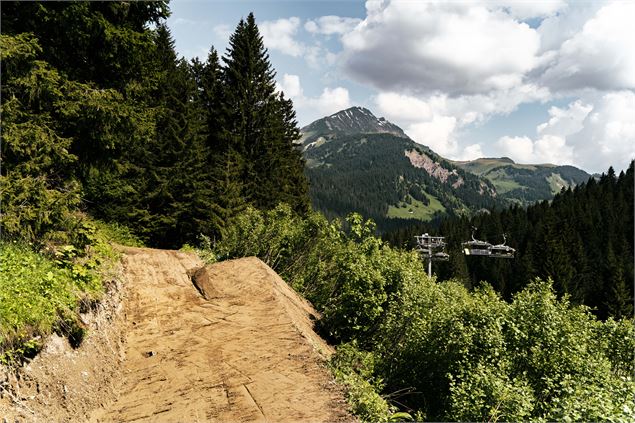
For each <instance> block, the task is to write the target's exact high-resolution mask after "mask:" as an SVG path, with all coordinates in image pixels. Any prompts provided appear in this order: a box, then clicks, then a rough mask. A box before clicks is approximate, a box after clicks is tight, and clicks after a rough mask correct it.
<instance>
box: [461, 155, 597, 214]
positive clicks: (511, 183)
mask: <svg viewBox="0 0 635 423" xmlns="http://www.w3.org/2000/svg"><path fill="white" fill-rule="evenodd" d="M452 163H454V164H455V165H456V166H459V167H461V168H462V169H464V170H466V171H468V172H471V173H473V174H475V175H478V176H481V177H483V178H486V179H488V180H489V181H491V182H492V184H494V186H495V187H496V191H497V192H498V194H499V196H500V198H501V199H505V200H508V201H511V202H514V203H519V204H523V205H526V204H530V203H533V202H536V201H541V200H549V199H551V198H553V196H554V195H555V194H557V193H558V192H560V190H561V189H562V188H568V187H572V186H575V185H578V184H580V183H582V182H586V181H587V180H588V179H589V178H590V177H591V175H589V174H588V173H586V172H585V171H583V170H581V169H578V168H576V167H573V166H556V165H552V164H540V165H524V164H517V163H515V162H514V161H513V160H511V159H509V158H507V157H502V158H481V159H476V160H471V161H466V162H458V161H457V162H452Z"/></svg>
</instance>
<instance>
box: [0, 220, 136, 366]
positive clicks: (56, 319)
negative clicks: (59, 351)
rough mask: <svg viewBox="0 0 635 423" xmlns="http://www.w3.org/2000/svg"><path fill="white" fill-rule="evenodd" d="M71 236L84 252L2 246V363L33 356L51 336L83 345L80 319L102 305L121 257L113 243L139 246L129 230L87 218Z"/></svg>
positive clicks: (57, 247) (70, 248)
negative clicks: (107, 281) (107, 279)
mask: <svg viewBox="0 0 635 423" xmlns="http://www.w3.org/2000/svg"><path fill="white" fill-rule="evenodd" d="M72 234H73V235H74V237H75V238H81V239H84V241H85V243H86V244H85V245H86V246H85V247H82V248H81V249H79V248H76V247H75V246H73V245H49V246H48V247H47V249H46V252H44V251H35V250H34V249H33V246H32V245H28V244H24V243H19V242H16V241H14V242H8V241H4V242H0V362H2V363H5V364H12V363H17V362H19V361H21V360H22V359H23V358H24V357H30V356H33V355H35V354H36V353H37V351H38V350H39V349H40V347H41V346H42V344H43V342H44V340H45V339H46V337H47V336H48V335H49V334H51V333H52V332H58V333H59V334H61V335H65V336H67V337H68V338H69V341H70V342H71V344H72V345H79V343H81V340H82V339H83V337H84V333H85V327H84V324H83V323H82V322H81V319H80V318H79V313H80V311H82V312H85V311H87V310H88V309H90V307H92V306H93V305H94V304H96V303H97V302H99V301H100V299H101V298H102V296H103V294H104V287H103V284H102V281H103V280H104V277H105V275H112V272H113V270H114V269H115V264H116V263H117V261H118V259H119V256H120V254H119V253H118V252H117V251H115V250H114V249H113V248H112V246H111V243H112V242H118V243H121V244H126V245H139V244H140V243H139V242H138V240H137V239H136V238H135V237H134V236H132V235H131V234H130V231H128V230H127V229H125V228H123V227H121V226H117V225H110V224H104V223H102V222H94V221H92V220H90V219H89V218H84V219H83V220H82V222H81V224H80V225H78V226H77V227H76V228H75V229H74V230H73V232H72ZM82 245H83V243H82Z"/></svg>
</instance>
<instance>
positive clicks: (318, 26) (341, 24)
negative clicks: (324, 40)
mask: <svg viewBox="0 0 635 423" xmlns="http://www.w3.org/2000/svg"><path fill="white" fill-rule="evenodd" d="M361 21H362V20H361V19H357V18H346V17H341V16H322V17H320V18H318V19H314V20H309V21H307V22H306V23H305V24H304V29H306V30H307V31H308V32H310V33H312V34H322V35H333V34H344V33H347V32H349V31H351V30H352V29H353V28H355V27H356V26H357V25H358V24H359V23H360V22H361Z"/></svg>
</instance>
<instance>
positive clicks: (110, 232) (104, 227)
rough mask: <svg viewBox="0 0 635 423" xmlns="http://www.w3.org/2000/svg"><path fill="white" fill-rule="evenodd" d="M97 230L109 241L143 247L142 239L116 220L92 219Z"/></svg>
mask: <svg viewBox="0 0 635 423" xmlns="http://www.w3.org/2000/svg"><path fill="white" fill-rule="evenodd" d="M94 224H95V226H96V228H97V231H98V232H99V233H101V235H102V236H103V237H105V238H106V239H107V240H108V241H110V242H115V243H117V244H120V245H125V246H128V247H144V246H145V245H144V243H143V241H142V240H141V239H140V238H139V237H138V236H136V235H135V234H133V233H132V231H131V230H130V229H129V228H128V227H126V226H123V225H120V224H118V223H117V222H108V223H106V222H102V221H101V220H96V221H94Z"/></svg>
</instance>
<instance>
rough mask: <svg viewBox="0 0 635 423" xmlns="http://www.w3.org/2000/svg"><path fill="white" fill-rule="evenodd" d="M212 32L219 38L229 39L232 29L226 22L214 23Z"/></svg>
mask: <svg viewBox="0 0 635 423" xmlns="http://www.w3.org/2000/svg"><path fill="white" fill-rule="evenodd" d="M213 30H214V34H216V36H217V37H218V38H220V39H221V40H225V41H226V40H229V37H230V36H231V35H232V33H233V32H234V30H233V29H232V27H230V26H229V25H227V24H221V25H216V26H215V27H214V28H213Z"/></svg>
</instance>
